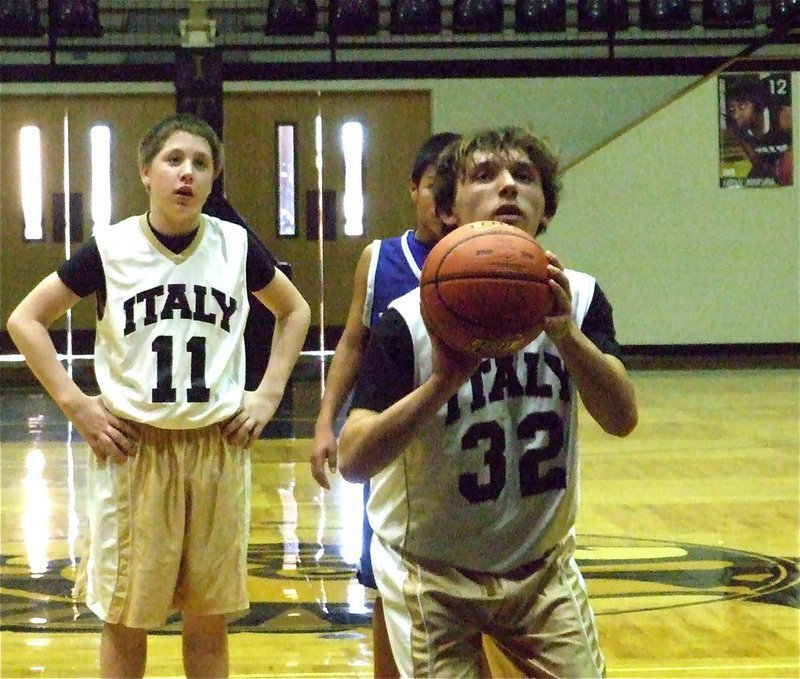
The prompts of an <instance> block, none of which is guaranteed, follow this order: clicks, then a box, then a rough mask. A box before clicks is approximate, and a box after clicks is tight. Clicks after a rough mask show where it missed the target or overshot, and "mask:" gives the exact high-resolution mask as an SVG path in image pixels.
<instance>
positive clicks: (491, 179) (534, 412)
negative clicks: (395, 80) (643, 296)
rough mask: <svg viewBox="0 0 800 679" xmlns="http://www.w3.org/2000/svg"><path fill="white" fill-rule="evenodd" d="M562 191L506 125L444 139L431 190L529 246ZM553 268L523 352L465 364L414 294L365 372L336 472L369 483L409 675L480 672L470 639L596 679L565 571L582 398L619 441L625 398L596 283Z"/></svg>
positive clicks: (631, 420)
mask: <svg viewBox="0 0 800 679" xmlns="http://www.w3.org/2000/svg"><path fill="white" fill-rule="evenodd" d="M559 189H560V178H559V174H558V159H557V156H556V155H555V154H554V153H553V152H552V151H551V149H550V148H549V146H548V145H547V144H546V143H545V142H544V141H543V140H542V139H541V138H539V137H537V136H535V135H534V134H532V133H530V132H529V131H527V130H524V129H521V128H515V127H509V128H499V129H492V130H486V131H482V132H479V133H477V134H475V135H473V136H470V137H465V138H463V139H462V140H461V141H460V142H457V143H454V144H452V145H451V146H449V147H448V148H447V149H446V150H445V151H444V152H443V154H442V156H440V159H439V161H438V163H437V168H436V177H435V180H434V197H435V201H436V208H437V211H438V212H439V214H440V216H441V217H442V219H443V220H444V221H445V222H447V223H448V224H451V225H452V226H459V225H463V224H467V223H471V222H476V221H482V220H493V221H501V222H505V223H507V224H510V225H512V226H516V227H518V228H521V229H523V230H525V231H527V232H528V233H530V234H531V235H539V234H541V233H542V232H543V231H544V229H545V228H546V226H547V224H548V222H549V221H550V219H551V218H552V217H553V216H554V215H555V213H556V208H557V206H558V197H559ZM547 258H548V260H549V262H550V265H549V267H548V271H549V275H550V287H551V289H552V291H553V296H554V305H553V309H552V311H551V312H550V314H549V315H548V316H546V317H545V318H544V320H543V321H542V327H543V332H542V333H540V334H539V335H538V336H537V337H536V338H535V339H533V341H531V342H530V343H529V344H528V345H527V346H524V347H523V348H522V349H520V350H518V351H517V352H516V353H513V354H511V355H508V356H502V357H499V358H486V359H481V358H475V357H473V356H471V355H469V354H465V353H459V352H458V351H455V350H453V349H451V348H450V347H448V346H447V345H445V344H444V343H443V342H442V341H440V340H438V339H436V338H435V337H431V336H430V335H429V333H428V332H427V329H426V327H425V325H424V323H423V320H422V316H421V311H420V296H419V289H416V290H414V291H411V292H409V293H407V294H406V295H404V296H403V297H401V298H399V299H398V300H396V301H395V302H394V303H393V304H392V305H391V306H390V308H389V309H388V310H387V311H386V313H384V315H383V317H382V318H381V320H380V322H379V323H378V325H377V326H376V327H375V329H374V331H373V333H372V336H371V338H370V341H369V344H368V346H367V349H366V352H365V354H364V357H363V359H362V362H361V365H360V367H359V373H358V378H357V381H356V387H355V392H354V397H353V407H352V410H351V411H350V414H349V416H348V418H347V420H346V422H345V425H344V428H343V430H342V433H341V437H340V441H339V467H340V470H341V472H342V474H343V475H344V477H345V478H347V479H349V480H353V481H364V480H367V479H369V480H370V483H371V485H372V491H371V495H370V501H369V505H368V512H369V518H370V522H371V524H372V527H373V530H374V531H375V536H376V537H375V539H373V541H372V563H373V568H374V571H375V578H376V581H377V584H378V588H379V591H380V593H381V596H382V598H383V604H384V615H385V617H386V622H387V627H388V630H389V638H390V642H391V645H392V651H393V653H394V657H395V661H396V662H397V665H398V668H399V670H400V673H401V675H402V676H406V677H434V676H439V677H441V676H481V675H482V674H483V673H484V672H485V669H486V668H485V667H483V659H482V655H481V652H480V649H481V642H480V639H481V634H486V635H488V636H490V637H491V638H492V639H493V641H494V642H495V644H496V646H497V648H499V649H500V651H501V652H502V653H503V654H504V656H505V661H507V662H508V664H509V665H510V666H513V668H514V669H515V670H516V671H517V672H519V673H520V674H522V675H523V676H551V677H602V676H604V675H605V663H604V660H603V656H602V653H601V651H600V648H599V644H598V638H597V629H596V625H595V620H594V615H593V613H592V611H591V608H590V606H589V601H588V597H587V593H586V589H585V585H584V581H583V578H582V576H581V574H580V572H579V571H578V568H577V565H576V562H575V559H574V550H575V529H574V524H575V518H576V513H577V498H578V488H577V482H578V478H577V473H578V450H577V410H578V403H577V399H578V396H580V398H581V399H582V401H583V403H584V405H585V406H586V409H587V410H588V412H589V414H590V415H591V416H592V417H593V418H594V419H595V420H596V421H597V422H598V423H599V425H600V426H601V427H602V428H603V429H604V430H605V431H606V432H608V433H609V434H612V435H614V436H626V435H628V434H629V433H630V432H631V431H632V430H633V429H634V428H635V426H636V423H637V418H638V415H637V407H636V398H635V394H634V390H633V386H632V384H631V382H630V380H629V378H628V375H627V372H626V370H625V367H624V365H623V363H622V361H621V360H620V355H621V350H620V346H619V345H618V343H617V341H616V338H615V332H614V324H613V320H612V313H611V306H610V305H609V303H608V301H607V300H606V297H605V295H604V294H603V292H602V290H601V289H600V287H599V285H598V283H597V282H596V281H595V279H594V278H592V277H591V276H589V275H588V274H585V273H581V272H577V271H573V270H570V269H565V268H564V267H563V265H562V263H561V262H560V260H559V258H558V257H557V256H556V255H555V254H553V253H551V252H548V253H547Z"/></svg>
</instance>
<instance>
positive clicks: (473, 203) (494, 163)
mask: <svg viewBox="0 0 800 679" xmlns="http://www.w3.org/2000/svg"><path fill="white" fill-rule="evenodd" d="M544 211H545V198H544V191H543V190H542V176H541V173H540V172H539V168H538V167H536V165H535V164H534V163H533V162H531V160H530V159H529V158H528V156H527V155H526V154H525V153H523V152H522V151H516V150H511V151H508V152H502V153H497V152H490V151H476V152H475V153H474V154H473V156H472V159H471V160H470V162H469V163H468V164H467V167H466V171H465V173H464V176H463V177H462V178H461V179H459V181H458V186H457V187H456V195H455V201H454V203H453V215H454V217H455V219H456V223H458V224H469V223H470V222H476V221H480V220H485V219H491V220H496V221H498V222H505V223H506V224H511V225H512V226H516V227H518V228H520V229H524V230H525V231H527V232H528V233H530V234H532V235H536V233H537V232H538V231H539V225H540V224H541V223H542V222H543V221H545V220H546V217H545V214H544Z"/></svg>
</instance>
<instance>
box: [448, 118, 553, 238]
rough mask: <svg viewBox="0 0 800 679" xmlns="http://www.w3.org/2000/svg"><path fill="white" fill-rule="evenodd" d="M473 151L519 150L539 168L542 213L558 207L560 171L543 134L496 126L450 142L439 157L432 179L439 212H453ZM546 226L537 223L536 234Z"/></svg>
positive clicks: (521, 128) (548, 215)
mask: <svg viewBox="0 0 800 679" xmlns="http://www.w3.org/2000/svg"><path fill="white" fill-rule="evenodd" d="M476 151H494V152H496V151H501V152H502V151H522V152H523V153H525V154H526V155H527V156H528V158H529V159H530V160H531V162H533V163H534V165H536V167H537V168H538V169H539V173H540V174H541V177H542V190H543V192H544V213H545V216H547V217H548V218H552V217H553V215H555V213H556V210H557V209H558V200H559V196H560V194H561V170H560V167H559V157H558V154H557V153H556V151H555V150H554V149H553V148H552V147H551V146H550V144H549V143H548V142H547V140H546V139H545V138H544V137H540V136H538V135H536V134H534V133H533V132H531V131H530V130H529V129H527V128H524V127H513V126H512V127H498V128H494V129H489V130H481V131H480V132H477V133H476V134H473V135H471V136H468V137H462V138H461V141H460V142H454V143H451V144H450V145H449V146H448V147H447V148H446V149H445V150H444V151H443V152H442V153H441V155H440V156H439V161H438V163H437V165H436V178H435V180H434V183H433V199H434V201H435V203H436V212H437V213H438V214H439V215H450V214H452V213H453V202H454V201H455V196H456V185H457V183H458V181H459V180H460V179H463V178H464V176H465V174H466V171H467V165H468V163H469V162H470V160H471V159H472V156H473V154H474V153H475V152H476ZM546 228H547V225H546V224H540V225H539V231H538V232H537V235H538V234H539V233H543V232H544V231H545V229H546Z"/></svg>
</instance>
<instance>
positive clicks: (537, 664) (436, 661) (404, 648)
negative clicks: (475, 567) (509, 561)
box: [372, 535, 606, 679]
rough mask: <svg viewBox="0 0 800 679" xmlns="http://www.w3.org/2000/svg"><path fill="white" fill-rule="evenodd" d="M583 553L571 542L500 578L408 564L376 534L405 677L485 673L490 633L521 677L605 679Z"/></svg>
mask: <svg viewBox="0 0 800 679" xmlns="http://www.w3.org/2000/svg"><path fill="white" fill-rule="evenodd" d="M574 551H575V542H574V538H573V537H572V535H569V536H567V538H565V539H564V540H563V541H562V542H561V543H560V544H559V545H558V546H557V547H556V548H555V549H554V550H552V551H551V552H550V553H548V554H547V555H546V556H545V557H544V558H543V559H541V560H538V561H537V562H534V563H533V564H531V567H530V568H525V567H523V568H518V569H515V570H514V571H513V572H511V573H506V574H503V575H494V574H488V573H477V572H471V571H464V570H459V569H455V568H452V567H449V566H445V565H443V564H441V563H437V562H431V561H425V560H420V559H413V560H411V559H408V558H404V557H403V555H402V554H401V553H400V552H398V551H397V550H396V549H394V548H392V547H391V546H389V545H386V544H385V543H383V542H382V541H381V540H380V539H379V538H377V537H375V538H374V539H373V544H372V559H373V565H374V566H375V575H376V579H377V582H378V588H379V590H380V593H381V596H382V598H383V606H384V612H385V615H386V621H387V628H388V631H389V639H390V642H391V645H392V652H393V654H394V656H395V661H396V662H397V666H398V668H399V670H400V674H401V676H404V677H444V676H446V677H476V676H485V671H486V666H485V659H484V657H483V653H482V652H481V646H482V644H481V635H482V634H485V635H488V636H490V637H492V639H493V640H494V642H495V646H496V648H497V649H498V650H499V651H500V652H501V653H502V654H503V656H504V661H505V662H506V663H508V664H509V665H510V666H512V667H514V668H515V670H516V671H517V672H518V673H519V676H526V677H547V678H553V679H567V678H569V677H581V678H582V679H584V678H592V677H596V678H600V677H605V675H606V668H605V662H604V660H603V656H602V653H601V652H600V648H599V644H598V635H597V627H596V623H595V618H594V615H593V613H592V610H591V607H590V606H589V599H588V595H587V593H586V587H585V583H584V580H583V578H582V577H581V575H580V572H579V571H578V568H577V564H576V563H575V560H574Z"/></svg>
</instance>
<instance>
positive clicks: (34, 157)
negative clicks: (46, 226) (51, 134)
mask: <svg viewBox="0 0 800 679" xmlns="http://www.w3.org/2000/svg"><path fill="white" fill-rule="evenodd" d="M19 177H20V195H21V197H22V215H23V220H24V226H23V237H24V238H25V240H43V239H44V231H43V228H42V140H41V133H40V131H39V128H38V127H36V126H35V125H26V126H25V127H23V128H22V129H20V131H19Z"/></svg>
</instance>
